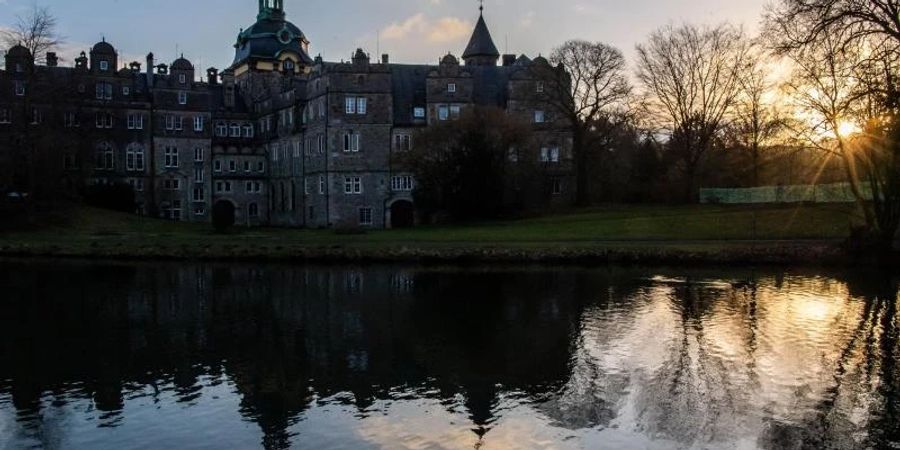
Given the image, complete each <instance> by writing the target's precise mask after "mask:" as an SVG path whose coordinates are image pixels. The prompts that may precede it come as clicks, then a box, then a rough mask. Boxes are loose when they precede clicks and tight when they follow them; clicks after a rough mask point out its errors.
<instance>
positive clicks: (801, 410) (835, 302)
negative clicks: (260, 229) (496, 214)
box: [0, 261, 900, 450]
mask: <svg viewBox="0 0 900 450" xmlns="http://www.w3.org/2000/svg"><path fill="white" fill-rule="evenodd" d="M897 282H898V280H897V278H896V277H891V276H887V275H884V274H880V273H875V272H873V271H837V270H835V271H830V270H825V269H790V270H789V269H783V268H781V269H779V268H705V269H699V268H697V269H684V268H672V267H669V268H666V267H646V268H645V267H613V268H608V267H603V268H583V267H521V268H516V267H508V268H498V267H476V268H446V267H416V266H365V267H362V266H360V267H356V266H291V265H277V264H262V265H252V264H199V263H140V264H138V263H135V264H130V263H109V262H108V263H95V262H76V261H3V262H0V287H2V292H3V295H2V299H0V449H20V448H48V449H57V448H59V449H70V448H72V449H117V450H119V449H161V448H178V449H206V448H210V449H224V448H235V449H250V448H267V449H282V448H310V449H407V448H408V449H445V448H446V449H481V450H487V449H507V448H515V449H545V448H548V449H549V448H553V449H569V448H572V449H580V448H584V449H599V448H615V449H674V448H677V449H694V448H696V449H706V448H716V449H718V448H726V449H730V448H734V449H757V448H758V449H794V448H797V449H800V448H838V449H844V448H846V449H854V448H900V368H898V365H897V361H898V358H900V345H898V338H900V319H898V314H897V306H898V295H897Z"/></svg>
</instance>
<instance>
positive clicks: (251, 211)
mask: <svg viewBox="0 0 900 450" xmlns="http://www.w3.org/2000/svg"><path fill="white" fill-rule="evenodd" d="M247 215H248V216H250V218H253V219H255V218H257V217H259V205H257V204H256V203H251V204H249V205H247Z"/></svg>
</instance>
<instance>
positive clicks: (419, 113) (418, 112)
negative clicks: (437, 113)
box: [413, 107, 425, 119]
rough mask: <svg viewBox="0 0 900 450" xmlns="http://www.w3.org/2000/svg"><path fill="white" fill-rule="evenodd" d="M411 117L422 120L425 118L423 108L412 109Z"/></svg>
mask: <svg viewBox="0 0 900 450" xmlns="http://www.w3.org/2000/svg"><path fill="white" fill-rule="evenodd" d="M413 117H415V118H416V119H424V118H425V108H422V107H417V108H413Z"/></svg>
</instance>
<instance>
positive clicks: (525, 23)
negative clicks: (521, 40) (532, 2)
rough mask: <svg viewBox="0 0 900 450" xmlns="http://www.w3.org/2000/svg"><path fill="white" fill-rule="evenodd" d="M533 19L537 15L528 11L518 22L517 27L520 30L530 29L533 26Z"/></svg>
mask: <svg viewBox="0 0 900 450" xmlns="http://www.w3.org/2000/svg"><path fill="white" fill-rule="evenodd" d="M535 17H537V13H535V12H534V11H528V12H526V13H525V15H523V16H522V18H521V19H520V20H519V25H520V26H521V27H522V28H530V27H531V26H532V25H534V19H535Z"/></svg>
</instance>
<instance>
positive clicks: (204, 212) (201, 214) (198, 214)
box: [194, 206, 206, 216]
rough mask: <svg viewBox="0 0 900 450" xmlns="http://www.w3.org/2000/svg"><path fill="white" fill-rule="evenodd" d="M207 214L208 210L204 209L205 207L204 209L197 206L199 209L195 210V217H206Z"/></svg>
mask: <svg viewBox="0 0 900 450" xmlns="http://www.w3.org/2000/svg"><path fill="white" fill-rule="evenodd" d="M205 214H206V208H204V207H202V206H197V207H195V208H194V215H195V216H203V215H205Z"/></svg>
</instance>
